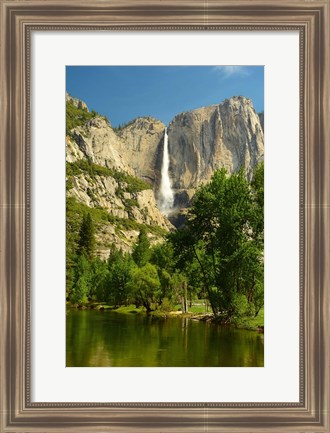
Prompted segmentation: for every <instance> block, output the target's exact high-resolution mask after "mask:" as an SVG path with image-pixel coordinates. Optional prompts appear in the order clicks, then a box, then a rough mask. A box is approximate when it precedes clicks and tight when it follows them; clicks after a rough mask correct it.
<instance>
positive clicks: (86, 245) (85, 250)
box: [77, 213, 95, 259]
mask: <svg viewBox="0 0 330 433" xmlns="http://www.w3.org/2000/svg"><path fill="white" fill-rule="evenodd" d="M94 248H95V235H94V224H93V221H92V217H91V215H90V213H87V214H84V216H83V219H82V222H81V226H80V229H79V236H78V251H77V252H78V254H79V255H82V254H84V255H85V256H86V257H87V258H88V259H92V257H93V254H94Z"/></svg>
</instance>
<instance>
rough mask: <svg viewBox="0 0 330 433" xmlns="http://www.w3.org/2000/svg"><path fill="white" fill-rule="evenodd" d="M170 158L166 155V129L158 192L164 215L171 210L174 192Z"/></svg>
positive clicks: (160, 207)
mask: <svg viewBox="0 0 330 433" xmlns="http://www.w3.org/2000/svg"><path fill="white" fill-rule="evenodd" d="M169 165H170V159H169V156H168V135H167V129H166V128H165V132H164V146H163V163H162V170H161V182H160V188H159V193H158V206H159V209H160V211H161V212H162V213H163V214H164V215H168V214H169V213H170V212H171V211H172V210H173V204H174V194H173V191H172V187H171V179H170V176H169V172H168V169H169Z"/></svg>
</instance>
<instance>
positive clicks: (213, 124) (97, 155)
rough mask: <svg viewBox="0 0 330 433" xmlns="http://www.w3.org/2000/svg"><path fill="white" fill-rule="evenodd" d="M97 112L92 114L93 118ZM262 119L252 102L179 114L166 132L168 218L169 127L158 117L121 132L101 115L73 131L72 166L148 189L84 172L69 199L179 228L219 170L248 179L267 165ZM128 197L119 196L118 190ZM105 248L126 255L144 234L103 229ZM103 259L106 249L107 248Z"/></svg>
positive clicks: (78, 103) (147, 222)
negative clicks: (169, 205) (85, 163)
mask: <svg viewBox="0 0 330 433" xmlns="http://www.w3.org/2000/svg"><path fill="white" fill-rule="evenodd" d="M66 98H67V101H68V102H70V103H72V104H73V105H75V106H76V107H77V108H80V109H83V110H88V108H87V105H86V104H85V103H84V102H83V101H79V100H78V99H76V98H73V97H72V96H70V95H68V94H67V96H66ZM93 113H94V112H92V114H93ZM262 124H263V115H262V116H261V115H258V114H257V113H256V112H255V110H254V108H253V104H252V101H251V100H250V99H247V98H245V97H243V96H238V97H232V98H230V99H227V100H225V101H223V102H222V103H220V104H217V105H212V106H209V107H203V108H199V109H197V110H193V111H189V112H186V113H181V114H178V115H177V116H175V117H174V119H173V120H172V121H171V122H170V124H169V126H168V146H169V158H170V167H169V174H170V178H171V181H172V187H173V189H174V192H175V200H174V208H175V209H174V212H173V213H172V214H171V215H170V217H169V219H167V218H166V217H165V216H163V215H162V214H161V213H160V211H159V209H158V208H157V204H156V199H157V192H158V189H159V185H160V181H161V166H162V157H163V146H164V145H163V142H164V131H165V125H164V124H163V123H162V122H161V121H159V120H156V119H154V118H152V117H142V118H137V119H135V120H133V121H132V122H130V123H129V124H127V125H125V126H124V127H122V128H119V129H116V128H112V126H111V124H110V122H109V121H108V120H107V119H106V118H104V117H103V116H100V115H95V116H93V117H92V118H90V119H89V120H88V121H86V122H85V123H84V124H83V125H81V126H77V127H75V128H73V129H72V130H70V133H69V135H68V136H67V137H66V158H67V161H68V162H69V163H75V162H76V161H79V160H82V159H88V160H89V161H91V162H93V163H95V164H97V165H99V166H102V167H107V168H109V169H111V170H115V171H117V172H122V173H126V174H129V175H131V176H132V175H133V176H136V177H138V178H140V179H143V180H144V181H147V182H148V183H149V185H150V189H145V190H143V191H138V192H135V193H131V192H128V191H126V192H125V184H122V182H120V181H119V180H118V178H115V177H111V176H102V175H101V176H94V177H93V178H91V177H90V176H89V174H88V172H86V173H82V174H81V173H80V174H79V175H75V176H74V178H73V179H71V181H73V182H71V183H72V187H71V189H69V191H68V196H72V197H75V198H76V200H78V201H80V202H82V203H84V204H85V205H87V206H89V207H101V208H103V209H106V210H107V211H108V212H109V214H110V215H111V216H112V217H113V218H120V219H123V220H125V219H127V220H133V221H135V222H137V223H138V224H145V225H148V226H158V227H159V228H161V229H163V230H165V231H168V230H170V229H172V228H173V226H172V224H171V223H170V221H171V222H172V223H173V224H175V225H180V224H181V222H180V221H182V220H184V217H185V211H184V208H186V207H188V206H189V204H190V203H191V200H192V198H193V196H194V193H195V190H196V188H197V187H198V186H199V185H201V184H203V183H205V182H208V181H209V180H210V179H211V177H212V175H213V173H214V171H215V170H216V169H219V168H221V167H225V168H226V169H227V170H228V172H229V173H231V172H234V171H237V170H238V169H240V168H241V167H243V168H244V170H245V172H246V174H247V175H248V176H250V175H251V173H252V171H253V168H254V166H255V165H256V164H257V163H258V162H259V161H261V160H262V159H263V155H264V136H263V126H262ZM119 190H120V191H124V192H123V194H118V191H119ZM102 230H103V232H102V233H103V234H102V235H101V234H100V233H99V234H98V236H99V237H100V239H101V238H102V239H103V240H104V239H105V240H106V242H103V244H108V245H109V244H111V243H113V242H116V243H117V244H118V245H120V246H121V247H122V248H123V249H124V250H129V249H130V248H131V247H132V245H133V244H134V242H135V240H136V238H137V236H138V233H139V232H138V231H136V230H135V231H134V230H133V231H132V230H127V229H126V230H118V227H117V229H116V228H115V227H114V226H109V227H103V229H102ZM104 251H105V253H104V255H106V248H105V247H104Z"/></svg>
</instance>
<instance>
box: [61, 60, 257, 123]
mask: <svg viewBox="0 0 330 433" xmlns="http://www.w3.org/2000/svg"><path fill="white" fill-rule="evenodd" d="M66 90H67V91H68V92H69V93H70V94H71V95H72V96H74V97H76V98H79V99H82V100H83V101H85V102H86V104H87V106H88V108H89V109H90V110H95V111H97V112H99V113H100V114H103V115H105V116H107V117H108V118H109V120H110V122H111V124H112V125H113V126H118V124H121V123H125V122H128V121H129V120H132V119H134V118H135V117H140V116H153V117H155V118H156V119H159V120H161V121H162V122H164V123H165V124H166V125H167V124H168V123H169V122H170V121H171V120H172V119H173V117H174V116H175V115H176V114H179V113H182V112H183V111H189V110H194V109H196V108H199V107H204V106H207V105H212V104H217V103H220V102H222V101H223V100H224V99H226V98H229V97H231V96H239V95H242V96H246V97H247V98H251V99H252V101H253V105H254V108H255V109H256V111H257V112H260V111H263V109H264V67H263V66H67V67H66Z"/></svg>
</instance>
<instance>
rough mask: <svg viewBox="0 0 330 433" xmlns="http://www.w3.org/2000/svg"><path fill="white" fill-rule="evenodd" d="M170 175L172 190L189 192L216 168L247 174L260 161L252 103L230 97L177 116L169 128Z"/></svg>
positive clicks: (261, 147)
mask: <svg viewBox="0 0 330 433" xmlns="http://www.w3.org/2000/svg"><path fill="white" fill-rule="evenodd" d="M168 142H169V154H170V175H171V178H172V181H173V188H175V189H180V190H182V189H184V190H186V189H191V188H196V187H197V186H198V185H200V184H202V183H204V182H207V181H209V180H210V179H211V177H212V174H213V173H214V171H215V170H216V169H219V168H221V167H225V168H226V169H227V170H228V172H230V173H232V172H234V171H237V170H238V169H239V168H241V167H243V168H244V169H245V171H246V173H247V174H248V175H249V174H250V173H251V171H252V169H253V167H254V166H255V165H256V164H257V163H258V162H259V161H260V160H262V159H263V154H264V141H263V131H262V128H261V124H260V119H259V116H258V114H257V113H256V112H255V110H254V108H253V105H252V101H251V100H250V99H246V98H244V97H233V98H230V99H227V100H225V101H224V102H222V103H221V104H219V105H212V106H210V107H204V108H199V109H197V110H194V111H190V112H187V113H182V114H179V115H178V116H176V117H175V118H174V119H173V120H172V122H171V123H170V125H169V128H168Z"/></svg>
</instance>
